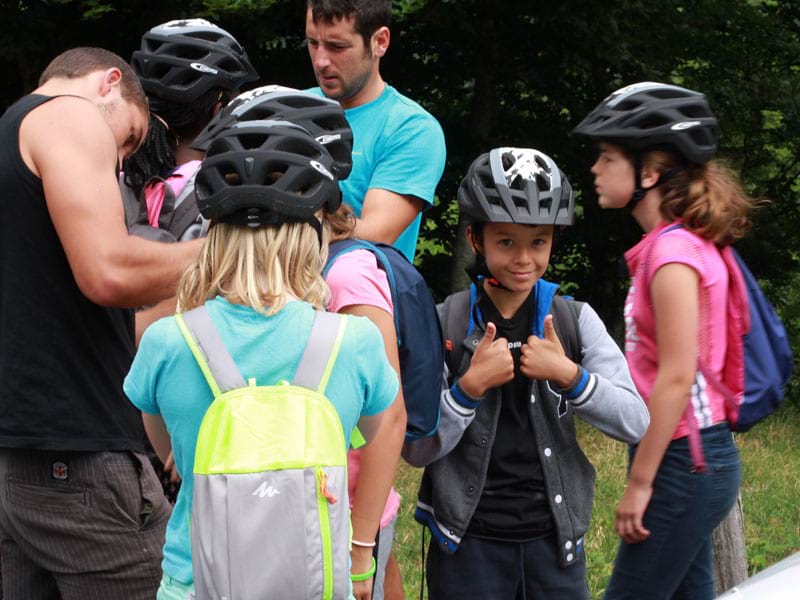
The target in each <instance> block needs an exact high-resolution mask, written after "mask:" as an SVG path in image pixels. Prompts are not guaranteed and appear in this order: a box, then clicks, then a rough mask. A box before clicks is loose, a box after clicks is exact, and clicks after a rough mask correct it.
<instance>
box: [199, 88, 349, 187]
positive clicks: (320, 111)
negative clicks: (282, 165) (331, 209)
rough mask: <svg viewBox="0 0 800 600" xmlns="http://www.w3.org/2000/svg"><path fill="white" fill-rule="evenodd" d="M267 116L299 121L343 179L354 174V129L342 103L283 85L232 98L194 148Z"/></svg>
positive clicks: (248, 92) (267, 117)
mask: <svg viewBox="0 0 800 600" xmlns="http://www.w3.org/2000/svg"><path fill="white" fill-rule="evenodd" d="M265 119H279V120H282V121H290V122H292V123H297V124H298V125H300V126H301V127H303V128H304V129H306V130H307V131H308V132H309V133H310V134H311V135H312V136H314V138H315V139H316V140H317V141H318V142H320V143H321V144H322V145H323V146H325V147H326V148H327V150H328V152H330V154H331V156H333V159H334V161H335V164H334V167H335V169H336V175H337V177H338V178H339V179H346V178H347V176H348V175H349V174H350V170H351V168H352V164H353V161H352V151H353V131H352V130H351V129H350V124H349V123H348V122H347V119H346V118H345V116H344V110H343V109H342V107H341V106H340V105H339V103H338V102H336V101H335V100H330V99H328V98H325V97H322V96H318V95H316V94H312V93H310V92H303V91H300V90H296V89H292V88H287V87H283V86H279V85H266V86H262V87H258V88H255V89H252V90H248V91H247V92H244V93H242V94H240V95H239V96H237V97H236V98H234V99H233V100H231V101H230V103H229V104H228V105H227V106H226V107H225V108H223V109H222V110H221V111H220V113H219V114H218V115H217V116H216V117H214V119H212V120H211V122H210V123H209V124H208V125H207V126H206V127H205V129H204V130H203V131H202V132H201V133H200V135H198V136H197V138H196V139H195V140H194V142H193V143H192V147H193V148H195V149H197V150H203V151H205V150H207V149H208V147H209V144H210V143H211V141H212V140H213V139H214V137H215V136H216V135H218V134H219V132H220V131H223V130H224V129H226V128H228V127H230V126H231V125H233V124H234V123H241V122H244V121H254V120H256V121H261V120H265Z"/></svg>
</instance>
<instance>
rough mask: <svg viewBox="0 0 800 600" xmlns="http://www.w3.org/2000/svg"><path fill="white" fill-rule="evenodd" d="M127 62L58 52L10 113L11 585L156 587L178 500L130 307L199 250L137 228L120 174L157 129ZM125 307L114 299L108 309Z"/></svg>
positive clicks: (1, 470)
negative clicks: (139, 396)
mask: <svg viewBox="0 0 800 600" xmlns="http://www.w3.org/2000/svg"><path fill="white" fill-rule="evenodd" d="M147 122H148V119H147V103H146V100H145V98H144V94H143V92H142V90H141V87H140V85H139V82H138V80H137V78H136V77H135V75H134V74H133V72H132V70H131V69H130V67H129V66H128V65H127V64H126V63H125V61H123V60H122V59H121V58H119V57H118V56H116V55H114V54H112V53H110V52H107V51H105V50H100V49H97V48H76V49H74V50H70V51H67V52H65V53H63V54H62V55H60V56H59V57H57V58H56V59H55V60H54V61H53V62H52V63H51V64H50V65H49V66H48V68H47V69H46V70H45V72H44V73H43V75H42V77H41V79H40V86H39V88H38V89H36V90H35V91H34V92H33V93H32V94H31V95H29V96H25V97H23V98H22V99H20V100H19V101H18V102H17V103H16V104H14V105H12V106H11V107H10V108H9V109H8V110H7V111H6V112H5V114H4V115H3V116H2V118H0V481H2V483H3V487H2V491H1V492H0V559H1V560H2V570H3V596H4V598H5V600H14V599H22V598H24V599H25V600H32V599H33V600H36V599H38V598H42V599H43V598H53V597H60V598H63V599H65V600H67V599H69V598H87V597H103V598H142V599H144V598H148V599H152V598H153V597H154V595H155V591H156V589H157V587H158V584H159V581H160V577H161V568H160V558H161V545H162V544H163V536H164V527H165V524H166V521H167V519H168V516H169V507H168V505H167V504H166V500H165V499H164V497H163V495H162V494H161V489H160V486H159V484H158V481H157V480H156V478H155V476H154V474H153V472H152V469H151V467H150V465H149V463H147V461H146V460H143V457H142V455H141V452H142V439H143V432H142V421H141V415H140V414H139V412H138V411H136V410H135V409H134V408H133V406H132V405H131V404H130V403H129V401H128V400H127V398H126V397H125V396H124V394H123V392H122V381H123V378H124V376H125V374H126V373H127V371H128V369H129V367H130V362H131V360H132V356H133V352H134V344H133V321H132V314H131V312H130V309H129V308H126V307H132V306H139V305H143V304H148V303H154V302H157V301H159V300H162V299H164V298H166V297H168V296H170V295H172V294H174V288H175V284H176V282H177V279H178V277H179V276H180V274H181V273H182V272H183V270H184V269H185V268H186V266H187V265H188V264H189V263H190V261H191V260H193V258H194V256H195V255H196V253H197V251H198V249H199V242H198V243H196V244H193V243H189V244H175V245H172V246H169V247H165V246H164V245H161V244H158V243H155V242H148V241H146V240H141V239H138V238H134V237H129V236H128V234H127V231H126V229H125V223H124V218H123V213H122V202H121V198H120V192H119V187H118V185H117V179H116V176H115V170H116V167H117V165H118V163H119V161H121V159H122V158H124V157H125V156H127V155H128V154H130V153H131V152H133V151H134V150H135V149H136V148H137V147H138V146H139V144H140V142H141V140H142V139H143V137H144V135H145V133H146V129H147ZM114 307H116V308H114Z"/></svg>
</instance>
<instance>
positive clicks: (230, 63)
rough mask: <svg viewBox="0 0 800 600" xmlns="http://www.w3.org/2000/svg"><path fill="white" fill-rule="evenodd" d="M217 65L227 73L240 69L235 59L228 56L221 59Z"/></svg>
mask: <svg viewBox="0 0 800 600" xmlns="http://www.w3.org/2000/svg"><path fill="white" fill-rule="evenodd" d="M218 66H219V68H220V69H221V70H223V71H227V72H228V73H237V72H238V71H241V68H240V67H239V65H238V64H237V63H236V61H234V60H232V59H230V58H225V59H223V60H221V61H220V62H219V63H218Z"/></svg>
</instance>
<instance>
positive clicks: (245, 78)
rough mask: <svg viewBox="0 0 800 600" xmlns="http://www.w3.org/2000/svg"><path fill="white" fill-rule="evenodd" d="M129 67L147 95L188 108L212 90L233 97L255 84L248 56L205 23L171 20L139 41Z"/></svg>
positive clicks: (228, 37)
mask: <svg viewBox="0 0 800 600" xmlns="http://www.w3.org/2000/svg"><path fill="white" fill-rule="evenodd" d="M131 64H132V65H133V69H134V71H135V72H136V74H137V76H138V77H139V79H140V80H141V82H142V87H143V88H144V91H145V92H146V93H147V94H150V95H154V96H157V97H158V98H162V99H164V100H168V101H172V102H177V103H179V104H189V103H191V102H194V101H195V100H197V99H198V98H199V97H201V96H202V95H203V94H205V93H206V92H208V91H209V90H211V89H213V88H220V89H223V90H226V91H229V92H236V91H237V90H239V89H240V88H241V87H242V86H243V85H245V84H247V83H252V82H254V81H256V80H257V79H258V73H256V70H255V69H254V68H253V65H252V64H250V60H249V59H248V57H247V53H246V52H245V50H244V48H242V46H241V45H240V44H239V42H237V41H236V39H235V38H234V37H233V36H232V35H231V34H230V33H228V32H227V31H225V30H224V29H222V28H221V27H218V26H216V25H214V24H213V23H210V22H209V21H206V20H205V19H183V20H175V21H169V22H167V23H162V24H161V25H158V26H156V27H153V28H152V29H151V30H150V31H148V32H147V33H145V34H144V35H143V36H142V44H141V48H140V49H139V50H137V51H136V52H134V53H133V56H132V58H131Z"/></svg>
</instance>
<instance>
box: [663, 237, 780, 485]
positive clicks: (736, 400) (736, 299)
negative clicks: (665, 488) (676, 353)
mask: <svg viewBox="0 0 800 600" xmlns="http://www.w3.org/2000/svg"><path fill="white" fill-rule="evenodd" d="M681 227H683V225H682V224H680V223H677V224H675V225H671V226H670V227H667V228H665V229H664V230H663V231H661V233H659V236H661V235H664V234H665V233H667V232H669V231H672V230H674V229H678V228H681ZM720 254H721V256H722V259H723V260H724V261H725V264H726V266H727V268H728V273H729V277H730V283H729V291H728V311H727V314H728V316H727V329H728V334H727V342H728V349H727V355H726V359H725V366H724V368H723V372H722V380H720V379H719V378H718V377H717V376H716V375H714V374H713V373H711V372H710V371H709V370H708V369H707V368H706V366H705V365H704V364H703V362H702V361H699V368H700V372H701V373H702V374H703V376H704V377H705V378H706V381H708V382H709V383H710V384H711V385H712V386H713V387H714V388H715V389H716V390H717V391H719V392H720V393H721V394H722V395H723V396H724V398H725V413H726V417H727V419H728V424H729V426H730V428H731V430H732V431H738V432H744V431H747V430H749V429H750V428H751V427H753V425H755V424H756V423H758V422H759V421H761V420H762V419H764V418H766V417H767V416H769V415H771V414H772V413H773V412H775V410H776V409H777V408H778V406H779V405H780V403H781V401H782V400H783V396H784V390H785V388H786V384H787V383H788V382H789V377H790V376H791V374H792V362H793V358H792V347H791V345H790V344H789V338H788V336H787V335H786V329H785V328H784V326H783V323H782V322H781V320H780V317H779V316H778V314H777V313H776V312H775V309H774V308H773V306H772V304H770V302H769V300H767V298H766V296H764V292H763V291H762V290H761V287H760V286H759V285H758V282H757V281H756V278H755V277H753V274H752V273H751V272H750V269H748V268H747V265H746V264H745V262H744V261H743V260H742V257H741V256H739V254H738V252H736V251H735V250H734V249H733V248H732V247H727V248H723V249H721V250H720ZM648 261H649V256H648ZM648 285H649V284H648ZM687 414H688V415H691V418H690V419H689V426H690V432H689V445H690V448H691V450H692V456H693V459H694V463H695V468H696V469H698V470H703V469H704V467H705V461H704V460H703V455H702V448H701V445H700V435H699V432H698V431H697V421H696V420H695V419H694V412H692V411H691V407H690V406H687Z"/></svg>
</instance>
